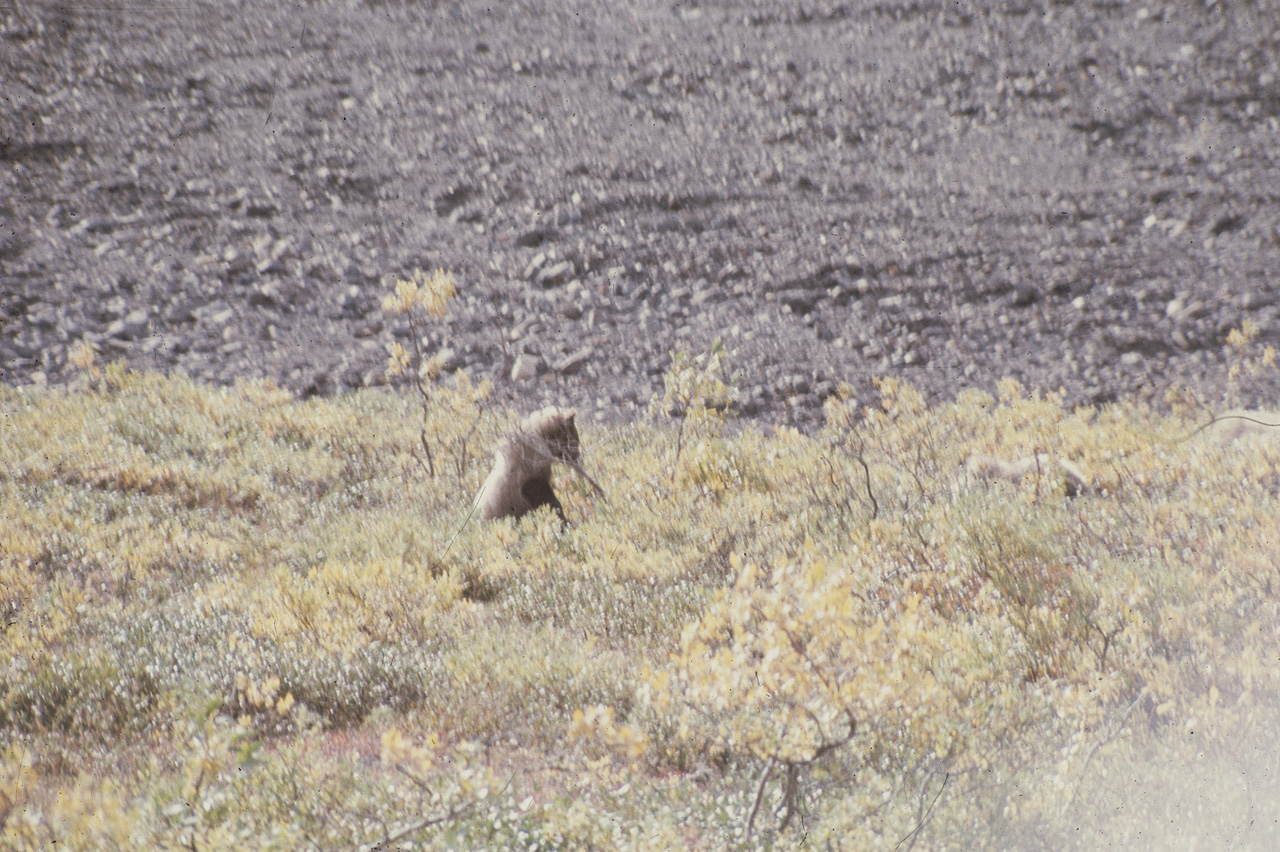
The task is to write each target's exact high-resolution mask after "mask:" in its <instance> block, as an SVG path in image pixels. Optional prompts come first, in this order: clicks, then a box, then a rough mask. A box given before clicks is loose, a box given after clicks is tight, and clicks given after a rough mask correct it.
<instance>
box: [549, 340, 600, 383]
mask: <svg viewBox="0 0 1280 852" xmlns="http://www.w3.org/2000/svg"><path fill="white" fill-rule="evenodd" d="M595 354H596V350H595V347H593V346H584V347H582V348H581V349H579V350H578V351H577V352H573V353H571V354H569V355H566V356H565V357H563V358H561V359H560V360H559V361H557V362H556V363H555V365H554V369H555V371H556V372H557V373H559V374H561V375H562V376H573V375H577V374H578V373H580V372H581V371H582V368H583V367H584V366H586V365H587V363H588V362H589V361H590V360H591V359H592V358H593V357H594V356H595Z"/></svg>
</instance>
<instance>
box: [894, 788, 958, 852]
mask: <svg viewBox="0 0 1280 852" xmlns="http://www.w3.org/2000/svg"><path fill="white" fill-rule="evenodd" d="M950 780H951V773H950V772H948V773H947V774H946V775H945V776H944V777H943V779H942V786H941V787H939V788H938V792H937V793H936V794H934V797H933V801H932V802H930V803H929V810H927V811H925V812H924V815H923V816H921V817H920V818H919V821H918V822H916V827H915V828H913V829H911V833H910V834H908V835H907V836H906V837H904V838H902V839H901V840H899V841H898V842H897V843H896V844H894V847H893V848H894V849H897V848H898V847H899V846H901V845H902V844H903V843H906V842H907V840H910V841H911V842H910V843H909V844H907V852H911V850H912V849H913V848H915V845H916V840H918V839H919V834H920V829H922V828H924V824H925V821H926V820H927V819H929V814H931V813H933V806H934V805H936V804H938V797H939V796H941V795H942V791H943V790H945V789H947V782H948V781H950ZM921 802H922V803H923V800H921Z"/></svg>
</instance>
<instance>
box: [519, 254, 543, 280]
mask: <svg viewBox="0 0 1280 852" xmlns="http://www.w3.org/2000/svg"><path fill="white" fill-rule="evenodd" d="M546 262H547V256H546V254H545V253H543V252H538V253H537V254H535V255H534V256H533V260H531V261H529V265H528V266H526V267H525V268H524V275H522V276H520V277H521V278H525V279H531V278H533V275H534V273H536V272H537V271H538V270H539V269H541V268H542V264H544V263H546Z"/></svg>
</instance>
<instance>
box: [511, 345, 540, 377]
mask: <svg viewBox="0 0 1280 852" xmlns="http://www.w3.org/2000/svg"><path fill="white" fill-rule="evenodd" d="M541 369H542V359H541V358H539V357H538V356H537V355H531V354H529V353H528V352H522V353H520V355H519V357H517V358H516V362H515V364H513V365H512V367H511V381H513V382H526V381H529V380H530V379H535V378H537V376H538V373H539V372H540V371H541Z"/></svg>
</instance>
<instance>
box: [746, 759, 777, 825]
mask: <svg viewBox="0 0 1280 852" xmlns="http://www.w3.org/2000/svg"><path fill="white" fill-rule="evenodd" d="M775 760H776V758H772V757H771V758H769V764H768V766H766V767H765V768H764V774H763V775H761V776H760V786H759V787H758V788H756V802H755V804H754V805H752V806H751V817H750V818H749V819H748V820H747V837H750V836H751V831H752V829H753V828H754V827H755V824H756V815H757V814H758V813H760V803H761V802H763V801H764V785H765V784H766V783H768V781H769V773H771V772H773V764H774V762H775Z"/></svg>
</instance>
